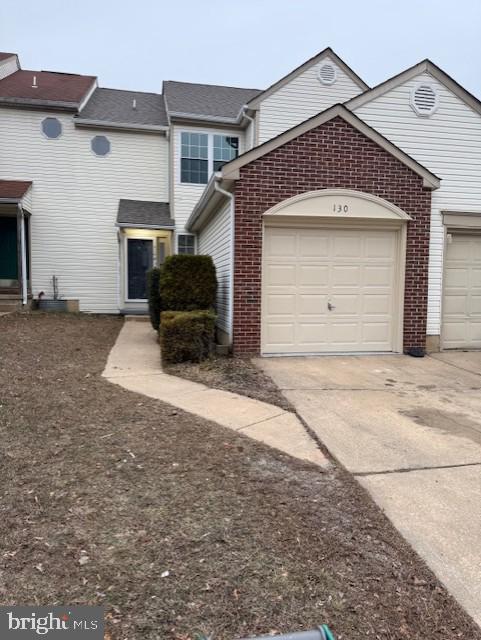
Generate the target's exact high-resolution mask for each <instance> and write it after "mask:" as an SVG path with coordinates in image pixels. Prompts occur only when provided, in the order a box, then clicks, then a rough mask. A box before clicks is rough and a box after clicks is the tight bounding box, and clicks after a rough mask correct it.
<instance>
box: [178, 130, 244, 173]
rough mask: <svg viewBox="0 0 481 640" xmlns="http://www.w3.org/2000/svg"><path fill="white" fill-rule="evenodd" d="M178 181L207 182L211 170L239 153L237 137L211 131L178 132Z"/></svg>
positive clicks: (215, 169) (217, 169) (217, 168)
mask: <svg viewBox="0 0 481 640" xmlns="http://www.w3.org/2000/svg"><path fill="white" fill-rule="evenodd" d="M180 146H181V149H180V181H181V182H183V183H190V184H207V182H208V181H209V177H210V175H211V174H212V172H213V171H219V169H220V168H221V167H222V165H224V164H225V163H226V162H229V161H230V160H233V159H234V158H237V156H238V155H239V138H238V137H237V136H225V135H220V134H212V133H195V132H191V131H182V132H181V134H180Z"/></svg>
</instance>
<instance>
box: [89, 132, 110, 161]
mask: <svg viewBox="0 0 481 640" xmlns="http://www.w3.org/2000/svg"><path fill="white" fill-rule="evenodd" d="M90 147H91V149H92V151H93V152H94V153H95V155H96V156H106V155H107V154H109V153H110V140H109V139H108V138H106V137H105V136H94V137H93V138H92V140H91V141H90Z"/></svg>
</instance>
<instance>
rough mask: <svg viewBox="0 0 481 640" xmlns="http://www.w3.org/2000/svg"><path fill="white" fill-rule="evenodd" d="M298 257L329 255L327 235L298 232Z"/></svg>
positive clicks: (324, 256)
mask: <svg viewBox="0 0 481 640" xmlns="http://www.w3.org/2000/svg"><path fill="white" fill-rule="evenodd" d="M299 257H302V258H328V257H329V236H327V235H320V234H314V235H313V234H312V233H307V232H304V233H300V234H299Z"/></svg>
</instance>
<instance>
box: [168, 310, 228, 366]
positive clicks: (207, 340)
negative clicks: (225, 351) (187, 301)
mask: <svg viewBox="0 0 481 640" xmlns="http://www.w3.org/2000/svg"><path fill="white" fill-rule="evenodd" d="M215 320H216V316H215V314H214V313H213V312H212V311H203V310H200V311H199V310H197V311H163V312H162V313H161V324H160V331H159V335H160V348H161V354H162V362H163V363H165V364H167V363H174V362H200V361H201V360H203V359H204V358H207V357H208V356H209V354H210V352H211V350H212V345H213V343H214V332H215Z"/></svg>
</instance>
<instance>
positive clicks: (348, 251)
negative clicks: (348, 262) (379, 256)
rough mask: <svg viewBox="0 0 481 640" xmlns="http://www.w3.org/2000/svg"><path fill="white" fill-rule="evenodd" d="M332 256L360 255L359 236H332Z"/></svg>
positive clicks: (356, 256) (352, 256)
mask: <svg viewBox="0 0 481 640" xmlns="http://www.w3.org/2000/svg"><path fill="white" fill-rule="evenodd" d="M332 240H333V252H332V255H333V257H334V258H358V260H360V259H361V257H362V241H361V238H360V237H359V236H346V235H344V234H342V235H334V236H333V239H332Z"/></svg>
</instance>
